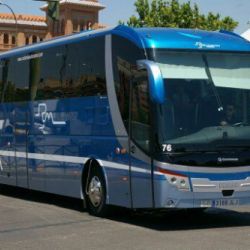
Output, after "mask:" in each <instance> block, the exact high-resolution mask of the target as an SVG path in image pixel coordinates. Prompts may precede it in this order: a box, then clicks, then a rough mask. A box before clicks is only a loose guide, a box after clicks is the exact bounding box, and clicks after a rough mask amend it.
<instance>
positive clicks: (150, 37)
mask: <svg viewBox="0 0 250 250" xmlns="http://www.w3.org/2000/svg"><path fill="white" fill-rule="evenodd" d="M108 34H117V35H120V36H123V37H126V38H128V39H130V40H132V41H133V42H134V43H136V44H137V46H139V47H141V48H143V49H151V48H155V49H182V50H183V49H184V50H210V51H211V50H212V51H239V52H240V51H242V52H250V42H248V41H247V40H245V39H244V38H242V37H241V36H239V35H237V34H235V33H232V32H227V31H217V32H215V31H213V32H211V31H203V30H198V29H174V28H136V29H134V28H130V27H127V26H122V25H120V26H117V27H115V28H108V29H101V30H95V31H85V32H80V33H78V34H73V35H68V36H63V37H59V38H54V39H51V40H48V41H45V42H41V43H37V44H33V45H28V46H23V47H19V48H15V49H12V50H9V51H7V52H4V53H2V54H0V59H1V58H8V57H11V56H18V55H21V54H27V53H31V52H32V51H39V50H41V49H45V48H49V47H54V46H57V45H63V44H67V43H71V42H77V41H80V40H85V39H90V38H93V37H96V36H102V35H108Z"/></svg>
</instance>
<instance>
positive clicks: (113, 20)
mask: <svg viewBox="0 0 250 250" xmlns="http://www.w3.org/2000/svg"><path fill="white" fill-rule="evenodd" d="M190 1H191V3H192V4H193V3H197V4H198V6H199V9H200V12H201V13H204V14H207V13H208V12H209V11H212V12H214V13H219V14H220V15H221V16H222V17H224V16H231V17H233V18H234V19H235V20H236V21H238V22H239V26H238V27H237V28H236V29H235V32H236V33H238V34H241V33H243V32H244V31H246V30H247V29H248V28H250V25H249V24H247V22H248V21H250V0H190ZM0 2H3V3H6V4H8V5H9V6H10V7H11V8H12V9H13V10H14V12H15V13H22V14H34V15H44V13H43V12H42V11H41V10H40V9H39V8H40V7H41V6H42V5H43V4H44V3H43V2H39V1H34V0H1V1H0ZM99 2H100V3H102V4H103V5H105V6H106V9H105V10H103V11H101V13H100V22H101V23H103V24H106V25H109V26H115V25H117V24H118V22H119V20H122V21H127V20H128V19H129V17H130V16H131V15H133V14H135V7H134V2H135V0H99ZM179 2H181V3H183V2H187V0H179ZM0 12H9V10H8V9H7V8H6V7H5V6H1V5H0Z"/></svg>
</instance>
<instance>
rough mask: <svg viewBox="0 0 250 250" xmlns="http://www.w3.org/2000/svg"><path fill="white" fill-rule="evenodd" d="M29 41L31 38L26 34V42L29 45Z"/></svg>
mask: <svg viewBox="0 0 250 250" xmlns="http://www.w3.org/2000/svg"><path fill="white" fill-rule="evenodd" d="M29 43H30V39H29V37H28V36H26V38H25V44H26V45H28V44H29Z"/></svg>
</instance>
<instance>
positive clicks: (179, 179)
mask: <svg viewBox="0 0 250 250" xmlns="http://www.w3.org/2000/svg"><path fill="white" fill-rule="evenodd" d="M166 177H167V180H168V182H169V183H170V184H171V185H173V186H175V187H177V188H178V189H180V190H184V191H189V190H190V185H189V179H188V177H184V176H176V175H175V176H174V175H166Z"/></svg>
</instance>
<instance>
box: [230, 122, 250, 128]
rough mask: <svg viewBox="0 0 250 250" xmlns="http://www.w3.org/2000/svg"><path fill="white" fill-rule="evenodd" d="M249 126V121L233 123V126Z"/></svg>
mask: <svg viewBox="0 0 250 250" xmlns="http://www.w3.org/2000/svg"><path fill="white" fill-rule="evenodd" d="M247 126H250V124H249V123H247V122H237V123H235V124H233V125H232V127H247Z"/></svg>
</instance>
